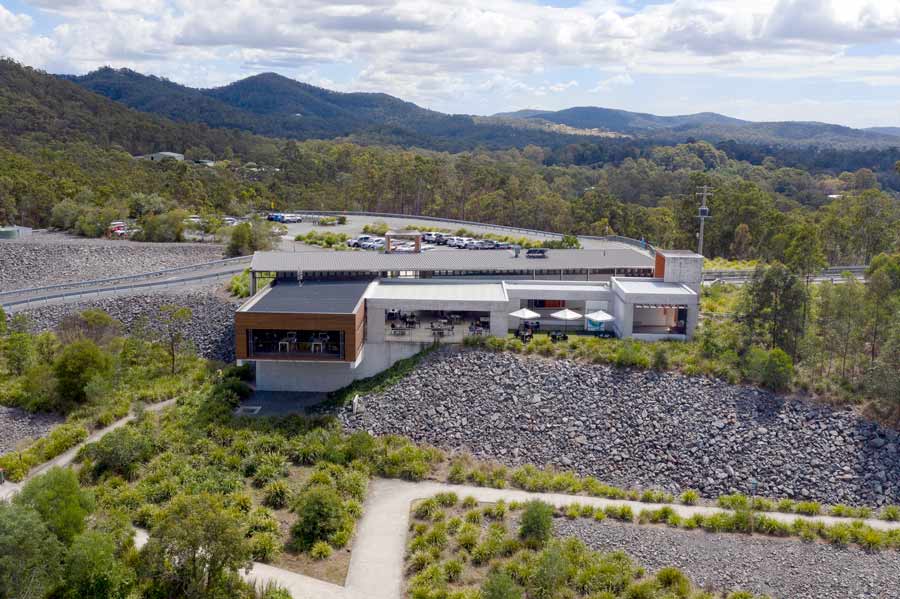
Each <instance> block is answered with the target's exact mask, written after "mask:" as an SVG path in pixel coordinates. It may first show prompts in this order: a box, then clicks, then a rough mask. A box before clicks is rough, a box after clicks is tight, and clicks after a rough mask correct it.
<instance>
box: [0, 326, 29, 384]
mask: <svg viewBox="0 0 900 599" xmlns="http://www.w3.org/2000/svg"><path fill="white" fill-rule="evenodd" d="M3 354H4V356H5V357H6V367H7V368H8V369H9V371H10V372H11V373H12V374H15V375H22V374H24V373H25V371H26V370H28V367H29V366H30V365H31V363H32V361H33V360H34V339H32V337H31V335H30V334H29V333H10V334H9V335H8V336H7V337H6V340H5V342H4V348H3Z"/></svg>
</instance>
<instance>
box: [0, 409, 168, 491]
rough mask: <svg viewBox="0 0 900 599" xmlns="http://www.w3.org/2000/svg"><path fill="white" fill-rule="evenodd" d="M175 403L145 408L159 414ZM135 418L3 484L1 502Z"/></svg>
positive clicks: (115, 424) (103, 430) (99, 432)
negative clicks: (12, 481) (36, 477)
mask: <svg viewBox="0 0 900 599" xmlns="http://www.w3.org/2000/svg"><path fill="white" fill-rule="evenodd" d="M175 401H176V400H174V399H168V400H166V401H161V402H159V403H154V404H147V405H146V406H145V408H146V411H148V412H159V411H160V410H163V409H165V408H167V407H169V406H171V405H175ZM135 417H136V416H135V414H134V412H132V413H130V414H129V415H128V416H125V417H124V418H121V419H119V420H116V421H115V422H113V423H112V424H110V425H109V426H107V427H104V428H101V429H99V430H96V431H94V432H93V433H91V434H90V435H88V438H87V439H85V440H84V441H82V442H81V443H79V444H78V445H75V446H74V447H72V448H71V449H68V450H66V451H64V452H63V453H61V454H59V455H58V456H56V457H55V458H53V459H52V460H50V461H48V462H44V463H43V464H41V465H40V466H35V467H34V468H32V469H31V471H30V472H29V473H28V475H27V476H26V477H25V478H24V479H23V480H22V481H21V482H19V483H11V482H6V483H3V484H2V485H0V501H3V500H8V499H12V498H13V496H15V495H16V493H18V492H19V489H21V488H22V485H24V484H25V483H27V482H28V481H30V480H31V479H32V478H34V477H35V476H40V475H41V474H43V473H45V472H47V471H48V470H50V469H51V468H53V467H55V466H60V467H64V466H68V465H69V464H71V463H72V462H73V461H74V460H75V456H76V455H78V450H80V449H81V448H82V447H84V446H85V445H87V444H88V443H94V442H96V441H99V440H100V439H101V438H102V437H103V436H104V435H106V434H107V433H111V432H113V431H114V430H116V429H117V428H122V427H123V426H125V425H126V424H128V423H129V422H131V421H132V420H134V419H135Z"/></svg>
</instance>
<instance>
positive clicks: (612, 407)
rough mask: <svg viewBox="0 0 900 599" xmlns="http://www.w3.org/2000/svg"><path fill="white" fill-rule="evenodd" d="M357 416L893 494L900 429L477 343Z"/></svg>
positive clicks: (764, 491)
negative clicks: (481, 348)
mask: <svg viewBox="0 0 900 599" xmlns="http://www.w3.org/2000/svg"><path fill="white" fill-rule="evenodd" d="M363 403H364V405H365V410H364V411H363V412H361V413H358V414H355V415H354V414H352V412H351V411H350V410H349V409H345V410H344V411H342V412H341V414H340V418H341V420H342V421H343V422H344V424H345V425H346V426H348V427H350V428H352V429H363V430H367V431H370V432H372V433H375V434H388V433H396V434H401V435H405V436H408V437H410V438H412V439H413V440H415V441H418V442H426V443H430V444H433V445H436V446H438V447H441V448H443V449H448V450H462V451H468V452H471V453H472V454H474V455H475V456H476V457H479V458H488V459H490V458H494V459H497V460H499V461H501V462H503V463H505V464H508V465H513V466H515V465H521V464H525V463H533V464H537V465H552V466H555V467H557V468H559V469H562V470H572V471H575V472H577V473H579V474H581V475H593V476H596V477H598V478H600V479H601V480H603V481H605V482H608V483H611V484H616V485H619V486H625V487H630V486H637V487H643V488H651V487H656V488H664V489H666V490H668V491H671V492H673V493H678V492H680V491H682V490H684V489H687V488H696V489H700V490H701V492H702V493H703V494H704V495H705V496H707V497H716V496H718V495H722V494H726V493H732V492H738V491H740V492H745V493H750V492H752V491H753V488H752V480H754V479H755V480H756V481H758V486H757V489H756V492H757V493H758V494H759V495H764V496H770V497H779V498H780V497H789V498H793V499H809V500H817V501H821V502H823V503H829V504H836V503H846V504H856V505H873V506H879V505H883V504H886V503H898V502H900V450H898V434H897V432H896V431H892V430H885V429H883V428H881V427H879V426H878V425H876V424H874V423H871V422H868V421H866V420H863V419H861V418H860V417H858V416H857V415H856V414H855V413H854V412H852V411H850V410H833V409H830V408H827V407H823V406H818V405H812V404H808V403H805V402H801V401H797V400H792V399H785V398H782V397H779V396H776V395H773V394H771V393H767V392H764V391H760V390H758V389H752V388H747V387H741V386H735V385H729V384H726V383H724V382H721V381H715V380H710V379H705V378H700V377H688V376H684V375H680V374H675V373H659V372H655V371H636V370H618V369H615V368H612V367H609V366H600V365H588V364H580V363H575V362H572V361H569V360H550V359H542V358H537V357H532V356H520V355H516V354H512V353H490V352H485V351H458V352H452V351H447V352H439V353H436V354H434V355H431V356H429V357H427V358H426V359H425V360H424V361H423V362H422V363H421V364H420V365H419V367H418V368H417V369H416V370H415V371H414V372H412V373H411V374H410V375H409V376H407V377H406V378H405V379H403V380H401V381H400V382H399V383H397V384H396V385H394V386H393V387H391V388H390V389H388V390H387V391H385V392H382V393H377V394H374V395H371V396H367V397H364V398H363Z"/></svg>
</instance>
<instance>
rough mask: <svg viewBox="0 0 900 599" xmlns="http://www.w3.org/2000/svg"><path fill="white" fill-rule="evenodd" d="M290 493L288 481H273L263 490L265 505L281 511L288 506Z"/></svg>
mask: <svg viewBox="0 0 900 599" xmlns="http://www.w3.org/2000/svg"><path fill="white" fill-rule="evenodd" d="M290 492H291V489H290V487H289V486H288V484H287V481H283V480H275V481H272V482H270V483H269V484H267V485H266V486H265V487H264V488H263V504H265V505H267V506H269V507H271V508H275V509H281V508H283V507H284V506H286V505H287V503H288V498H289V496H290Z"/></svg>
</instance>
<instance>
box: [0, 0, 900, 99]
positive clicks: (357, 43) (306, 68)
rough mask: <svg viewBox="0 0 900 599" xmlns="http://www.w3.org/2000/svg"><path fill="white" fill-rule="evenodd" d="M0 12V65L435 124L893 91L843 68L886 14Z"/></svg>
mask: <svg viewBox="0 0 900 599" xmlns="http://www.w3.org/2000/svg"><path fill="white" fill-rule="evenodd" d="M2 2H3V0H0V32H2V36H0V51H2V52H4V53H6V54H9V55H12V56H14V57H17V58H20V59H21V60H25V61H26V62H28V63H29V64H32V65H34V66H38V67H44V68H53V69H56V70H67V71H74V72H84V71H87V70H90V69H94V68H97V67H99V66H103V65H106V64H112V65H115V66H128V67H131V68H135V69H136V70H141V71H145V72H153V73H155V74H159V75H163V76H167V77H170V78H172V79H174V80H177V81H180V82H183V83H187V84H192V85H214V84H219V83H222V82H225V81H228V80H231V79H235V78H238V77H240V76H243V75H245V74H248V73H252V72H259V71H261V70H277V71H279V72H282V73H285V74H287V75H292V76H296V77H301V76H309V74H310V73H317V74H318V75H317V76H318V77H320V78H321V79H328V78H330V79H337V80H339V81H340V82H339V83H338V84H337V86H338V87H340V88H343V89H363V90H377V91H386V92H388V93H393V94H395V95H400V96H403V97H404V98H406V99H410V100H413V101H417V102H422V103H426V104H429V103H430V104H432V105H435V104H436V105H439V106H441V107H443V108H450V107H452V106H453V105H454V103H456V102H457V101H458V100H460V99H461V98H468V99H470V100H472V102H475V101H476V100H477V98H479V97H487V95H494V96H496V97H502V98H513V97H519V98H522V100H521V101H520V103H525V102H527V101H528V99H529V98H533V97H549V96H552V95H554V94H555V95H557V96H559V97H560V98H564V97H565V96H567V95H568V94H570V93H575V92H576V91H577V86H578V84H579V81H578V79H577V78H571V76H570V75H560V73H564V72H566V71H567V70H572V69H574V70H579V69H580V70H582V71H585V72H587V71H590V72H597V71H600V72H603V71H606V72H613V73H616V74H614V75H612V76H610V77H608V78H606V79H604V80H602V81H600V82H599V83H598V84H596V86H595V87H593V88H590V84H589V83H588V82H587V81H586V80H585V79H582V80H581V81H580V83H581V86H582V88H581V89H583V90H585V92H587V91H590V92H599V91H608V90H611V89H614V88H615V89H620V90H622V89H623V88H628V87H629V86H636V85H637V84H635V80H634V77H637V76H638V75H645V74H649V75H666V76H672V75H679V76H719V77H729V78H733V77H741V78H751V79H759V80H762V81H771V80H780V81H789V80H793V79H804V80H807V79H814V80H819V81H821V82H823V85H824V84H825V82H841V81H846V82H857V83H862V84H865V85H869V86H891V85H894V82H895V81H896V80H897V79H898V78H900V64H898V61H897V56H896V55H894V56H879V55H877V52H876V53H874V54H875V55H873V56H851V55H848V53H847V52H846V50H847V48H848V47H850V46H851V45H859V44H871V43H875V42H878V43H885V42H888V43H889V42H891V41H900V1H898V0H753V1H750V0H747V1H744V0H669V1H668V2H665V3H662V4H651V5H648V6H646V7H643V8H637V7H636V6H635V5H634V3H632V2H631V1H630V0H620V1H618V2H617V1H616V0H585V1H583V2H581V3H580V4H577V5H575V6H573V7H569V8H559V7H551V6H545V5H542V4H541V3H539V2H535V1H533V0H492V1H491V2H484V1H483V0H454V1H450V2H448V1H447V0H365V1H363V0H338V1H334V0H230V1H226V2H222V1H221V0H30V4H31V5H32V6H33V7H34V11H35V13H34V15H35V17H36V18H40V17H41V14H42V13H43V12H47V13H52V15H53V17H54V19H56V20H59V21H62V24H61V25H59V26H58V27H56V28H55V29H54V30H53V31H52V32H51V33H49V34H44V35H39V34H35V33H33V32H32V31H33V27H32V25H33V23H32V19H31V18H30V17H29V16H28V15H24V14H14V13H12V12H11V11H9V10H7V9H5V8H3V5H2ZM334 72H340V73H341V77H337V78H336V77H335V75H334ZM541 80H543V82H538V83H535V81H541ZM583 93H584V92H583ZM479 94H481V96H479Z"/></svg>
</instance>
